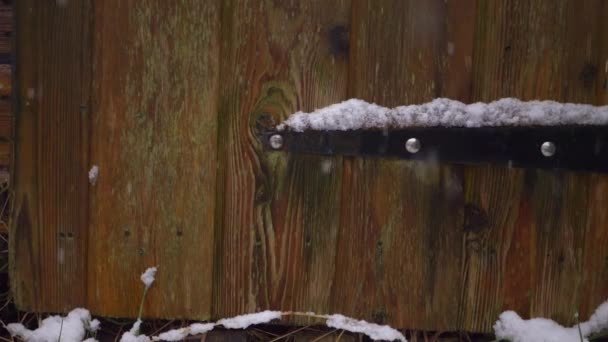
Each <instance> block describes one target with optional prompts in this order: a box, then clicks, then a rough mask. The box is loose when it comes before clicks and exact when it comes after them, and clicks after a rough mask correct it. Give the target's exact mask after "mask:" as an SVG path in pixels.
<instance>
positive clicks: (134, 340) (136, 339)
mask: <svg viewBox="0 0 608 342" xmlns="http://www.w3.org/2000/svg"><path fill="white" fill-rule="evenodd" d="M148 270H149V269H148ZM146 271H147V270H146ZM142 277H143V275H142ZM152 281H154V279H152ZM150 284H152V283H150ZM141 323H142V321H141V319H138V320H137V321H135V323H133V326H132V327H131V330H129V331H127V332H125V333H124V334H122V336H121V337H120V342H149V341H150V338H149V337H148V336H146V335H140V334H139V330H140V327H141Z"/></svg>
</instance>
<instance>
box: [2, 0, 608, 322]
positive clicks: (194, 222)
mask: <svg viewBox="0 0 608 342" xmlns="http://www.w3.org/2000/svg"><path fill="white" fill-rule="evenodd" d="M75 3H76V2H69V6H68V7H67V8H58V7H56V6H57V5H56V4H54V3H53V4H51V3H49V4H46V5H44V6H42V7H36V8H35V9H34V8H33V7H32V4H33V0H21V1H19V3H18V6H19V7H18V8H19V9H20V12H19V13H18V15H19V16H18V19H19V25H20V26H19V27H22V28H23V29H22V30H23V31H22V33H21V35H20V36H18V37H19V38H18V42H19V43H20V44H19V45H18V50H17V52H18V61H19V63H20V65H21V66H22V68H20V69H19V73H18V74H17V80H18V81H19V83H18V84H17V86H16V87H15V89H16V91H17V92H18V96H17V98H18V101H17V106H18V108H17V109H18V113H19V117H18V118H17V120H18V123H17V129H16V137H17V143H18V144H17V146H18V147H17V153H18V158H17V163H16V170H17V174H16V175H17V177H16V179H15V185H16V190H17V191H16V199H17V201H16V213H15V217H14V223H15V224H14V225H13V227H12V234H11V239H12V241H11V246H12V247H13V248H12V258H11V259H12V264H11V275H12V279H13V280H12V281H13V288H14V289H15V295H16V301H17V303H18V304H19V305H20V307H21V308H25V309H34V310H38V311H62V310H67V309H68V308H70V307H71V306H74V305H80V304H83V305H86V306H88V307H89V308H91V309H92V310H93V312H94V313H96V314H102V315H109V316H134V315H135V314H136V311H137V307H138V302H139V294H140V293H141V288H142V284H141V283H140V281H139V274H140V273H141V272H142V271H143V270H144V269H145V268H146V267H149V266H152V265H156V266H159V273H158V278H157V283H156V284H155V285H154V287H153V288H152V290H151V291H150V293H149V297H148V300H147V303H146V307H145V311H144V312H145V314H146V315H147V316H149V317H163V318H183V317H188V318H197V319H206V318H220V317H226V316H232V315H236V314H241V313H245V312H253V311H259V310H263V309H280V310H299V311H316V312H319V313H334V312H340V313H343V314H346V315H350V316H354V317H358V318H362V319H367V320H369V321H374V322H379V323H387V324H391V325H393V326H396V327H400V328H412V329H427V330H467V331H489V330H491V326H492V324H493V322H494V321H495V320H496V317H497V316H498V314H499V313H500V312H501V311H503V310H507V309H514V310H517V311H518V312H520V313H521V314H522V315H523V316H526V317H528V316H537V315H544V316H549V317H551V318H554V319H556V320H558V321H560V322H562V323H564V324H569V323H572V319H573V314H574V312H576V311H578V312H580V313H581V318H582V319H586V318H587V317H588V315H589V314H590V313H591V312H592V311H593V309H594V308H595V307H596V306H597V305H598V304H599V303H600V302H601V301H603V300H605V298H606V297H607V296H608V286H607V285H606V284H608V263H607V261H606V260H608V251H607V250H606V248H605V246H606V244H607V243H608V221H607V220H608V216H607V214H606V210H605V207H606V205H608V181H607V179H608V178H607V177H606V176H604V175H592V174H584V173H574V172H554V171H547V170H544V171H539V170H523V169H511V168H506V167H497V166H490V165H480V166H461V165H437V164H434V163H424V164H423V163H419V162H412V161H396V160H377V159H359V158H351V157H345V158H325V157H320V156H305V155H290V154H283V153H277V152H269V151H264V150H263V149H262V147H261V144H260V141H259V140H258V139H259V138H258V133H259V132H260V130H262V129H264V128H266V127H269V126H271V125H273V123H276V122H278V121H281V120H282V119H284V118H285V117H287V116H288V115H289V114H291V113H293V112H295V111H298V110H303V111H311V110H314V109H315V108H320V107H323V106H326V105H329V104H332V103H336V102H340V101H342V100H344V99H347V98H350V97H358V98H362V99H364V100H367V101H371V102H377V103H378V104H381V105H383V106H389V107H390V106H396V105H401V104H411V103H420V102H424V101H428V100H431V99H433V98H435V97H440V96H443V97H450V98H454V99H458V100H461V101H464V102H474V101H491V100H494V99H498V98H502V97H508V96H514V97H519V98H522V99H536V98H540V99H553V100H557V101H572V102H582V103H591V104H606V103H608V102H607V101H608V95H607V94H608V91H607V86H606V84H607V83H606V82H608V81H607V79H608V72H606V71H605V68H606V66H605V64H606V61H607V60H608V34H606V32H608V30H607V28H608V26H606V25H607V24H606V23H607V22H608V20H607V18H608V5H607V4H606V2H604V1H600V0H585V1H574V0H565V1H535V2H530V1H526V0H517V1H508V2H507V1H486V0H478V1H475V0H467V1H458V2H454V1H447V2H446V1H443V0H432V1H415V0H410V1H405V0H382V1H366V0H341V1H331V2H324V1H320V0H319V1H306V2H301V1H295V0H294V1H272V0H264V1H246V0H226V1H204V2H203V1H194V0H192V1H183V2H163V1H160V0H154V1H148V2H138V1H119V0H112V1H104V2H90V3H89V2H85V3H84V4H85V5H84V6H82V7H78V6H75V5H74V4H75ZM58 20H61V22H62V23H63V22H66V23H68V26H67V27H72V28H76V27H78V28H79V29H78V30H70V31H66V32H63V30H68V28H67V27H66V26H65V25H64V26H61V25H54V24H55V23H56V22H57V21H58ZM90 20H92V21H90ZM87 23H89V25H92V26H90V27H89V26H87ZM87 27H88V28H89V29H92V31H88V30H87ZM48 28H51V31H48V30H47V29H48ZM81 28H85V29H84V30H82V29H81ZM53 30H54V31H53ZM48 32H52V33H48ZM57 37H62V38H61V39H59V38H57ZM51 47H53V49H52V48H51ZM59 57H61V58H59ZM49 61H50V62H52V63H50V62H49ZM68 63H70V64H68ZM73 65H79V68H76V69H74V68H73ZM88 68H92V72H89V71H88V70H90V69H88ZM66 70H70V72H66ZM74 70H75V71H74ZM0 82H1V78H0ZM38 87H42V88H40V89H42V90H43V92H42V94H43V96H41V95H40V94H41V93H40V92H39V88H38ZM47 88H48V89H49V90H48V92H47ZM58 89H61V90H62V92H59V90H58ZM65 89H68V90H69V91H70V92H72V93H69V96H68V95H61V94H64V93H63V91H64V90H65ZM47 94H48V95H47ZM0 95H1V89H0ZM89 98H90V101H89ZM74 108H76V109H77V111H74ZM68 119H69V120H72V121H70V123H69V124H63V125H59V124H57V122H64V121H63V120H68ZM59 120H61V121H59ZM0 133H1V132H0ZM89 146H90V148H89ZM93 164H96V165H99V167H100V170H101V171H100V177H99V179H98V180H97V183H96V185H95V186H90V185H89V184H88V181H87V179H86V175H87V171H88V169H89V167H90V166H91V165H93ZM58 170H64V171H65V172H61V173H60V172H58ZM66 189H67V191H66ZM70 189H73V190H70ZM68 208H69V210H68ZM63 227H73V228H70V229H72V230H69V231H64V230H63V229H66V228H63ZM62 232H63V233H64V234H65V236H64V237H63V238H65V239H66V240H69V239H68V235H67V234H68V233H71V234H73V235H72V240H70V241H72V242H71V243H72V244H71V245H70V244H68V242H69V241H68V242H63V240H61V239H62V235H61V233H62ZM85 247H87V248H86V249H85ZM59 251H63V253H67V254H64V259H63V264H61V265H59V263H58V260H59V259H58V258H57V257H56V255H59V254H57V253H58V252H59ZM68 281H69V282H70V283H68ZM77 285H79V287H78V286H77ZM79 289H86V291H82V290H79ZM79 291H80V292H79ZM291 322H292V323H308V322H303V321H299V320H296V321H291Z"/></svg>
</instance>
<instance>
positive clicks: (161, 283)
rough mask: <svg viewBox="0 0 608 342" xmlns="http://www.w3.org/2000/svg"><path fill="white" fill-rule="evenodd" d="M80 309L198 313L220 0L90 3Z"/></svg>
mask: <svg viewBox="0 0 608 342" xmlns="http://www.w3.org/2000/svg"><path fill="white" fill-rule="evenodd" d="M94 13H95V36H94V39H95V49H94V57H93V58H94V68H95V71H94V74H93V101H94V105H93V114H92V116H91V118H90V120H91V122H90V124H91V132H92V134H91V146H92V147H91V165H93V164H95V165H98V166H99V169H100V175H99V179H98V180H97V183H96V185H95V186H94V187H92V188H91V196H90V208H91V209H90V211H91V219H90V223H89V252H88V253H89V259H88V272H87V274H88V284H87V288H88V291H89V292H88V293H89V296H88V306H89V307H90V308H91V309H92V310H93V311H94V312H97V313H99V314H103V315H110V316H134V315H136V314H137V310H138V303H139V300H140V296H139V295H138V294H140V293H141V291H142V284H141V282H140V281H139V274H140V273H141V272H143V271H144V270H145V269H146V268H147V267H150V266H157V267H158V268H159V272H158V275H157V279H156V284H155V286H154V287H153V288H152V289H151V290H150V291H149V296H148V299H147V300H146V305H145V308H144V310H145V313H146V315H147V316H152V317H168V318H169V317H171V318H175V317H189V318H198V319H205V318H208V317H209V315H210V310H211V286H212V274H213V242H214V220H213V218H214V210H215V177H216V166H217V163H216V150H217V101H218V86H219V61H220V55H219V52H220V51H219V48H220V46H219V34H220V25H219V23H220V22H219V15H220V2H219V1H184V2H173V1H168V2H167V1H152V2H139V1H132V2H126V1H119V0H116V1H103V2H95V7H94Z"/></svg>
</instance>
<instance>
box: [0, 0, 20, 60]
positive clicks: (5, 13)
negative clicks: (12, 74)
mask: <svg viewBox="0 0 608 342" xmlns="http://www.w3.org/2000/svg"><path fill="white" fill-rule="evenodd" d="M16 2H18V1H15V3H16ZM13 16H14V14H13V4H12V3H10V2H9V3H5V2H2V3H0V54H10V53H11V52H12V51H13V43H12V42H13V41H12V39H13V31H14V27H13V25H14V24H13V23H14V17H13Z"/></svg>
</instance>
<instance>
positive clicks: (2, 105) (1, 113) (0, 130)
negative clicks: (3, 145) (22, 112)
mask: <svg viewBox="0 0 608 342" xmlns="http://www.w3.org/2000/svg"><path fill="white" fill-rule="evenodd" d="M14 121H15V119H14V116H13V113H12V110H11V103H10V101H9V100H1V99H0V140H4V141H10V140H12V139H13V132H14V127H13V126H14Z"/></svg>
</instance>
